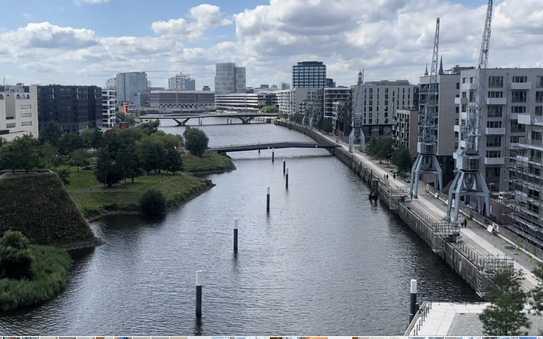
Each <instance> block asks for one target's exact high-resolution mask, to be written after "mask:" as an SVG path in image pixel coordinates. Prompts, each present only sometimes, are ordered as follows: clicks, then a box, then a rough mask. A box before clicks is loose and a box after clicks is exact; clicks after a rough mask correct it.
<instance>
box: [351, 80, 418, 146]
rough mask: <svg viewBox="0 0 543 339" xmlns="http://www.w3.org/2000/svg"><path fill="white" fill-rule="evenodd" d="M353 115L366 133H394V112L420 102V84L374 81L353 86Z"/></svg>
mask: <svg viewBox="0 0 543 339" xmlns="http://www.w3.org/2000/svg"><path fill="white" fill-rule="evenodd" d="M352 95H353V100H352V101H353V115H354V116H355V119H359V120H360V123H361V128H362V131H363V133H364V137H365V139H366V141H367V140H369V138H373V137H383V136H392V127H393V126H394V116H395V114H396V111H398V110H400V109H413V108H415V107H417V105H418V87H417V86H416V85H412V84H410V83H409V81H407V80H396V81H388V80H383V81H371V82H365V83H362V84H361V85H356V86H353V94H352Z"/></svg>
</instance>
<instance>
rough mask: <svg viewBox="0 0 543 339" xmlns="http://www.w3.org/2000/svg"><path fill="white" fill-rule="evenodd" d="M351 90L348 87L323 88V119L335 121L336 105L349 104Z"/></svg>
mask: <svg viewBox="0 0 543 339" xmlns="http://www.w3.org/2000/svg"><path fill="white" fill-rule="evenodd" d="M351 94H352V92H351V89H350V88H348V87H334V88H325V89H324V94H323V99H324V102H323V109H324V117H325V118H332V119H337V113H338V112H337V111H338V104H339V103H340V102H350V100H351Z"/></svg>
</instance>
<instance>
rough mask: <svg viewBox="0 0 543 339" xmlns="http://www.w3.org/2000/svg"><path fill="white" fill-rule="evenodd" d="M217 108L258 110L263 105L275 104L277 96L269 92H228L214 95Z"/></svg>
mask: <svg viewBox="0 0 543 339" xmlns="http://www.w3.org/2000/svg"><path fill="white" fill-rule="evenodd" d="M215 106H216V108H217V110H224V111H243V112H258V111H260V110H261V109H262V107H264V106H277V96H276V95H275V94H274V93H271V92H259V93H230V94H220V95H215Z"/></svg>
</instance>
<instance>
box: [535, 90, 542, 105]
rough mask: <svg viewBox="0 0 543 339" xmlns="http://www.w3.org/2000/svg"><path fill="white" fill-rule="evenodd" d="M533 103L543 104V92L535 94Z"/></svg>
mask: <svg viewBox="0 0 543 339" xmlns="http://www.w3.org/2000/svg"><path fill="white" fill-rule="evenodd" d="M535 102H538V103H541V102H543V92H541V91H537V92H535Z"/></svg>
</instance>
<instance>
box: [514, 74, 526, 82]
mask: <svg viewBox="0 0 543 339" xmlns="http://www.w3.org/2000/svg"><path fill="white" fill-rule="evenodd" d="M513 82H516V83H519V82H520V83H523V82H528V76H526V75H515V76H513Z"/></svg>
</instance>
